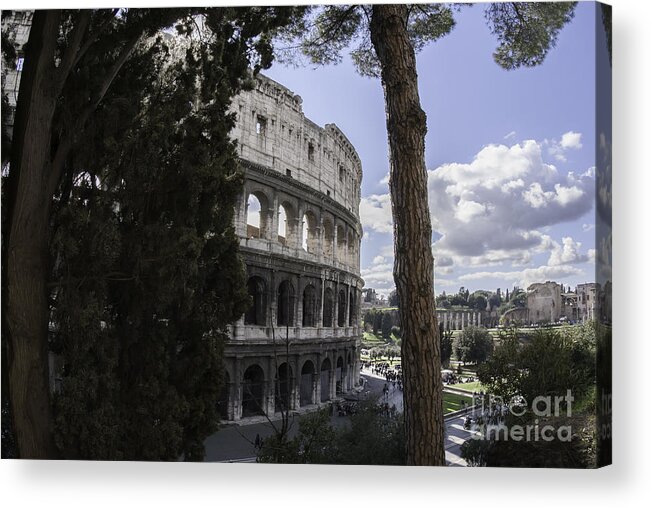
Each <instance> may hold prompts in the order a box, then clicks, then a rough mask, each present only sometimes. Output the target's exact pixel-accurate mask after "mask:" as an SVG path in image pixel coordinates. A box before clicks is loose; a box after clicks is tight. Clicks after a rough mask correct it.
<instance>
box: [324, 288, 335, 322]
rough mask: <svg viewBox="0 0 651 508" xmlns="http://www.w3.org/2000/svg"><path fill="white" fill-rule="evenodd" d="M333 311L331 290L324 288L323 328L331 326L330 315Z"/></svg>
mask: <svg viewBox="0 0 651 508" xmlns="http://www.w3.org/2000/svg"><path fill="white" fill-rule="evenodd" d="M333 311H334V294H333V292H332V289H330V288H326V289H325V291H324V292H323V326H327V327H331V326H332V317H333V316H332V314H333Z"/></svg>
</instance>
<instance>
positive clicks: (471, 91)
mask: <svg viewBox="0 0 651 508" xmlns="http://www.w3.org/2000/svg"><path fill="white" fill-rule="evenodd" d="M595 14H596V13H595V5H594V4H593V3H591V2H585V3H583V2H582V3H579V5H578V7H577V10H576V14H575V17H574V19H573V20H572V21H571V22H570V23H569V24H568V25H566V27H565V28H564V29H563V30H562V31H561V33H560V35H559V37H558V40H557V44H556V47H555V48H553V49H552V50H551V51H550V52H549V54H548V56H547V58H546V59H545V61H544V63H543V64H542V65H541V66H538V67H535V68H526V69H517V70H513V71H505V70H503V69H502V68H500V67H499V66H498V65H497V64H495V62H494V60H493V57H492V53H493V51H494V49H495V48H496V46H497V41H496V38H495V37H494V36H493V35H492V34H491V33H490V30H489V27H488V26H487V24H486V22H485V20H484V6H483V5H482V4H476V5H474V6H472V7H468V8H463V9H462V10H461V12H459V13H457V14H456V20H457V24H456V26H455V28H454V29H453V31H452V32H451V33H450V34H449V35H447V36H446V37H444V38H443V39H440V40H439V41H436V42H434V43H430V44H428V45H427V46H426V47H425V48H424V49H423V51H421V52H420V53H419V54H418V55H417V66H418V76H419V92H420V98H421V104H422V107H423V109H424V110H425V113H426V114H427V127H428V133H427V137H426V154H425V158H426V164H427V169H428V188H429V205H430V212H431V215H432V228H433V231H434V234H433V236H432V249H433V253H434V256H435V290H436V293H437V294H439V293H441V292H442V291H446V292H447V293H454V292H456V291H457V290H458V289H459V288H460V287H461V286H463V287H465V288H467V289H469V290H471V291H475V290H478V289H486V290H493V291H494V290H495V289H497V288H501V289H502V290H503V291H504V290H505V289H506V288H512V287H513V286H515V285H517V286H519V287H522V288H526V287H527V286H528V285H529V284H531V283H534V282H544V281H547V280H552V281H556V282H558V283H563V284H565V285H566V286H567V285H569V286H571V287H573V286H575V285H576V284H580V283H584V282H592V281H594V278H595V277H594V259H595V239H594V238H595V224H594V188H595V172H594V166H595V128H594V122H595V112H594V105H595V91H594V76H595V60H594V58H595V57H594V54H595V45H596V43H595V35H594V32H595V22H594V20H595ZM265 74H266V75H268V76H269V77H271V78H273V79H275V80H276V81H278V82H279V83H282V84H283V85H285V86H287V87H288V88H290V89H291V90H292V91H294V92H295V93H297V94H299V95H300V96H301V97H302V98H303V109H304V112H305V115H306V116H307V117H308V118H310V119H311V120H312V121H314V122H316V123H317V124H319V125H321V126H323V125H325V124H326V123H335V124H337V126H338V127H339V128H340V129H341V130H342V131H343V132H344V133H345V134H346V136H347V137H348V139H350V141H351V142H352V144H353V145H354V146H355V148H356V149H357V152H358V154H359V156H360V158H361V161H362V168H363V180H362V199H361V203H360V218H361V222H362V226H363V229H364V237H363V240H362V247H361V275H362V277H363V278H364V280H365V286H366V287H371V288H375V289H376V290H377V291H378V292H380V293H382V294H387V293H388V292H390V291H391V290H392V289H393V287H394V283H393V276H392V270H393V234H392V230H393V229H392V228H393V224H392V218H391V203H390V199H389V194H388V193H389V190H388V171H389V161H388V154H387V152H388V149H387V135H386V126H385V114H384V99H383V94H382V87H381V83H380V80H379V79H372V78H365V77H361V76H360V75H359V74H357V73H356V71H355V68H354V67H353V65H352V64H351V62H350V61H349V59H348V58H344V61H343V62H342V63H341V64H339V65H333V66H326V67H316V68H314V67H309V66H308V67H299V68H292V67H287V66H283V65H281V64H274V66H273V67H272V68H271V69H269V70H267V71H265Z"/></svg>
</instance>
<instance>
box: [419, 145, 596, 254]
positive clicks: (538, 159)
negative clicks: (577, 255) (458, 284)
mask: <svg viewBox="0 0 651 508" xmlns="http://www.w3.org/2000/svg"><path fill="white" fill-rule="evenodd" d="M428 174H429V181H428V187H429V199H430V203H429V205H430V210H431V213H432V227H433V229H434V231H435V232H436V233H438V234H439V235H440V238H439V239H438V240H437V241H436V242H434V255H435V256H436V257H440V256H447V257H450V258H453V259H454V263H455V264H456V265H463V266H481V265H490V264H497V263H504V262H509V263H511V264H528V263H530V262H531V257H532V256H533V255H535V254H537V253H542V252H549V251H550V250H551V248H552V247H553V242H551V239H550V238H549V236H547V235H546V234H543V233H542V231H544V230H545V228H549V227H550V226H554V225H556V224H560V223H563V222H570V221H573V220H576V219H578V218H579V217H581V216H582V215H584V214H585V213H586V212H588V211H589V210H590V209H591V208H592V205H593V198H592V196H593V194H594V192H593V189H594V176H593V173H592V172H590V170H588V171H586V172H584V173H582V174H579V175H578V176H577V174H575V173H573V172H571V173H568V174H567V175H563V174H561V173H560V172H559V171H558V170H557V169H556V167H555V166H554V165H552V164H549V163H546V162H545V161H544V160H543V156H542V145H541V144H540V143H538V142H536V141H533V140H528V141H524V142H522V143H519V144H514V145H512V146H510V147H508V146H505V145H488V146H486V147H484V148H483V149H482V150H480V152H479V153H478V154H477V155H476V156H475V158H474V159H473V160H472V162H470V163H467V164H462V163H450V164H444V165H442V166H440V167H438V168H437V169H435V170H433V171H429V172H428Z"/></svg>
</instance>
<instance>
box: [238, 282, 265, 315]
mask: <svg viewBox="0 0 651 508" xmlns="http://www.w3.org/2000/svg"><path fill="white" fill-rule="evenodd" d="M246 288H247V291H248V293H249V296H250V297H251V299H252V303H251V306H250V307H249V308H248V310H247V311H246V313H245V314H244V324H245V325H257V326H266V324H267V283H266V281H265V280H264V279H263V278H262V277H259V276H257V275H254V276H253V277H249V280H248V281H247V283H246Z"/></svg>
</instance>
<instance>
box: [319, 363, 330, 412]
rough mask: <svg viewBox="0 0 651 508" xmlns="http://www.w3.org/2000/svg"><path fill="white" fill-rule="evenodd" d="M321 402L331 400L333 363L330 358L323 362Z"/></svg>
mask: <svg viewBox="0 0 651 508" xmlns="http://www.w3.org/2000/svg"><path fill="white" fill-rule="evenodd" d="M320 375H321V402H325V401H326V400H330V382H331V381H330V379H331V376H332V363H331V362H330V358H326V359H324V360H323V361H322V362H321V371H320Z"/></svg>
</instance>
